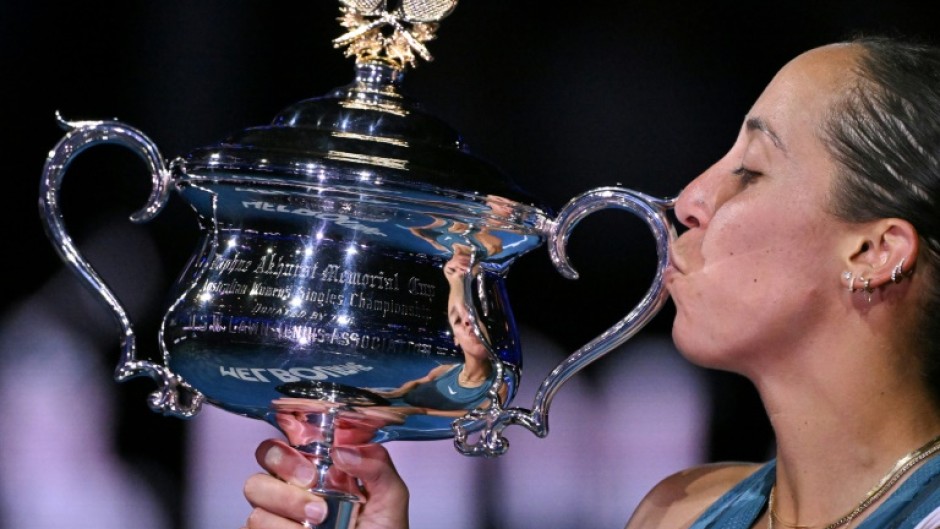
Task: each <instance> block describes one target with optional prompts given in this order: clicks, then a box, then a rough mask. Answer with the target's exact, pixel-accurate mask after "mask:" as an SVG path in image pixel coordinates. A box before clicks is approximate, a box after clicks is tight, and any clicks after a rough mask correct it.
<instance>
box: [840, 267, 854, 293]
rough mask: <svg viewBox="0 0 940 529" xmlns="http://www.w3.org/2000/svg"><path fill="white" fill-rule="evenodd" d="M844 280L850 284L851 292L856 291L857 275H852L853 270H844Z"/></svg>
mask: <svg viewBox="0 0 940 529" xmlns="http://www.w3.org/2000/svg"><path fill="white" fill-rule="evenodd" d="M842 281H844V282H845V283H846V284H847V285H848V290H849V292H855V276H854V275H852V272H849V271H848V270H846V271H845V272H842Z"/></svg>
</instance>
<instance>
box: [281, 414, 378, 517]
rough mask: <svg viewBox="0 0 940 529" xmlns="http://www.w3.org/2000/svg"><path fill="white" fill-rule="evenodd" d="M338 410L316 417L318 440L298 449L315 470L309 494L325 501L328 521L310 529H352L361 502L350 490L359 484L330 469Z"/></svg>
mask: <svg viewBox="0 0 940 529" xmlns="http://www.w3.org/2000/svg"><path fill="white" fill-rule="evenodd" d="M339 409H340V408H329V409H328V410H327V411H326V412H325V413H318V414H315V418H314V419H313V420H312V421H311V426H313V428H315V429H316V430H317V431H318V432H319V440H317V441H313V442H311V443H308V444H305V445H301V446H297V447H296V448H297V449H298V450H299V451H300V452H302V453H303V454H304V455H306V456H307V457H308V458H309V459H310V460H311V461H312V462H313V465H314V468H316V470H317V474H316V481H315V482H314V484H313V486H312V487H311V488H310V492H313V493H314V494H317V495H318V496H321V497H322V498H323V499H325V500H326V504H327V517H326V519H325V520H323V522H322V523H320V524H318V525H316V526H314V525H310V527H311V528H312V529H351V528H352V527H353V526H354V525H355V523H354V522H355V518H356V515H357V514H358V512H359V506H360V503H361V502H362V499H361V498H360V497H359V496H357V495H356V494H354V493H352V492H351V491H352V490H358V487H359V484H358V482H356V480H355V479H353V478H352V477H351V476H348V475H346V474H345V473H343V472H340V471H338V470H336V469H334V468H333V458H332V456H331V455H330V451H331V450H332V449H333V442H334V440H335V434H336V421H337V415H338V413H339Z"/></svg>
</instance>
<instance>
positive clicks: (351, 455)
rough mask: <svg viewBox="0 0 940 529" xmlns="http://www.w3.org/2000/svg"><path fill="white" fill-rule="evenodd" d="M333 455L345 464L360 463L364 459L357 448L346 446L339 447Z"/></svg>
mask: <svg viewBox="0 0 940 529" xmlns="http://www.w3.org/2000/svg"><path fill="white" fill-rule="evenodd" d="M333 457H334V458H336V459H337V460H339V462H340V463H342V464H344V465H358V464H359V462H360V461H362V457H360V455H359V452H358V451H357V450H351V449H349V448H345V447H338V448H336V449H335V450H334V452H333Z"/></svg>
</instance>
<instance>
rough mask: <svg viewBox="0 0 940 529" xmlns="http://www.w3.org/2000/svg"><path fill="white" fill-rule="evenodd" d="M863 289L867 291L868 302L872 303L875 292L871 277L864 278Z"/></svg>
mask: <svg viewBox="0 0 940 529" xmlns="http://www.w3.org/2000/svg"><path fill="white" fill-rule="evenodd" d="M859 279H862V278H859ZM862 290H864V291H865V297H866V298H867V299H868V302H869V303H871V293H872V292H874V290H873V289H872V288H871V279H864V280H863V281H862Z"/></svg>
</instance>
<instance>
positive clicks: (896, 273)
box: [848, 218, 920, 289]
mask: <svg viewBox="0 0 940 529" xmlns="http://www.w3.org/2000/svg"><path fill="white" fill-rule="evenodd" d="M854 237H855V238H856V240H855V241H854V242H853V248H854V251H853V252H852V254H851V255H850V256H849V264H848V266H849V269H848V271H849V272H851V273H852V274H853V275H854V277H856V278H858V279H857V283H856V286H857V287H859V288H860V287H862V284H863V283H864V282H865V281H867V282H868V283H867V286H868V287H869V288H871V289H874V288H877V287H880V286H883V285H886V284H888V283H896V282H899V281H900V280H901V278H902V277H903V276H904V275H906V274H907V273H908V272H909V271H910V270H911V268H913V267H914V263H915V261H916V260H917V248H918V244H919V242H920V239H919V238H918V235H917V230H915V229H914V226H913V225H912V224H911V223H910V222H908V221H906V220H903V219H894V218H891V219H879V220H876V221H872V222H870V223H866V224H864V227H863V229H861V230H859V231H858V232H856V233H855V235H854Z"/></svg>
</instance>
